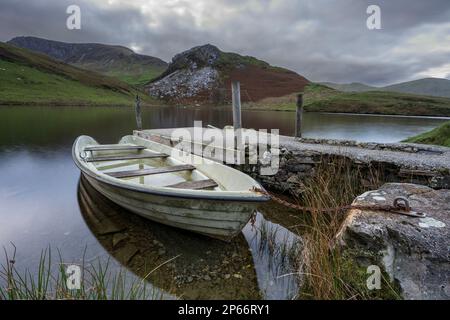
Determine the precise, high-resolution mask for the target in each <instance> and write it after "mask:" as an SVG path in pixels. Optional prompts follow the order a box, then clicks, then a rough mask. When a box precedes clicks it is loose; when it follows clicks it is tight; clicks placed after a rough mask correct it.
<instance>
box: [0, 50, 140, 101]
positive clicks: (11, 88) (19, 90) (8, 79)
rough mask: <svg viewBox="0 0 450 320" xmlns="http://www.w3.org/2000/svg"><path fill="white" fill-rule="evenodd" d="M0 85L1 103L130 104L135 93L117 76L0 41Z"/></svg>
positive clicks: (135, 91) (134, 90)
mask: <svg viewBox="0 0 450 320" xmlns="http://www.w3.org/2000/svg"><path fill="white" fill-rule="evenodd" d="M0 88H1V95H0V104H3V105H5V104H36V105H37V104H41V105H42V104H47V105H87V104H89V105H130V104H133V101H134V97H135V94H137V93H138V91H137V90H136V89H134V88H132V87H130V86H129V85H128V84H126V83H124V82H122V81H120V80H118V79H115V78H112V77H106V76H103V75H101V74H98V73H95V72H91V71H87V70H84V69H80V68H77V67H74V66H71V65H68V64H66V63H63V62H61V61H58V60H55V59H52V58H50V57H49V56H47V55H44V54H40V53H35V52H32V51H29V50H26V49H22V48H18V47H16V46H12V45H9V44H5V43H1V42H0ZM147 99H148V98H147Z"/></svg>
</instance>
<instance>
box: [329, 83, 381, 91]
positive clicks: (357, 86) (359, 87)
mask: <svg viewBox="0 0 450 320" xmlns="http://www.w3.org/2000/svg"><path fill="white" fill-rule="evenodd" d="M321 84H323V85H325V86H327V87H330V88H333V89H336V90H339V91H344V92H365V91H372V90H378V89H379V88H377V87H372V86H369V85H367V84H364V83H360V82H352V83H333V82H321Z"/></svg>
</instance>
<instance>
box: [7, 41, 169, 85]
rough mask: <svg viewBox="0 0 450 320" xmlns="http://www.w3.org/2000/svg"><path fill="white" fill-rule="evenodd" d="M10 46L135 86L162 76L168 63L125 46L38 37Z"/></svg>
mask: <svg viewBox="0 0 450 320" xmlns="http://www.w3.org/2000/svg"><path fill="white" fill-rule="evenodd" d="M8 44H11V45H15V46H17V47H20V48H25V49H29V50H32V51H35V52H40V53H43V54H46V55H48V56H50V57H52V58H54V59H57V60H60V61H63V62H65V63H68V64H71V65H74V66H77V67H80V68H83V69H86V70H91V71H96V72H99V73H102V74H105V75H109V76H114V77H117V78H119V79H120V80H122V81H125V82H127V83H129V84H132V85H143V84H145V83H148V82H149V81H150V80H152V79H153V78H155V77H157V76H158V75H160V74H161V73H162V72H163V71H164V70H165V69H166V68H167V63H166V62H164V61H163V60H161V59H159V58H155V57H151V56H146V55H141V54H137V53H135V52H133V51H132V50H131V49H128V48H126V47H122V46H111V45H105V44H98V43H66V42H60V41H53V40H47V39H42V38H36V37H16V38H13V39H11V40H10V41H8Z"/></svg>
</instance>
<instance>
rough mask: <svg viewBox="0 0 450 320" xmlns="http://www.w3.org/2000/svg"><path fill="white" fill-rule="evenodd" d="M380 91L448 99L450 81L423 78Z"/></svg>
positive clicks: (449, 95)
mask: <svg viewBox="0 0 450 320" xmlns="http://www.w3.org/2000/svg"><path fill="white" fill-rule="evenodd" d="M382 90H383V91H393V92H403V93H413V94H421V95H428V96H438V97H447V98H450V80H447V79H440V78H424V79H419V80H414V81H408V82H402V83H398V84H394V85H390V86H387V87H383V88H382Z"/></svg>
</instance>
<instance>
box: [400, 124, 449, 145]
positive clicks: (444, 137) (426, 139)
mask: <svg viewBox="0 0 450 320" xmlns="http://www.w3.org/2000/svg"><path fill="white" fill-rule="evenodd" d="M404 142H412V143H423V144H434V145H438V146H444V147H450V121H449V122H446V123H444V124H443V125H441V126H439V127H437V128H435V129H433V130H431V131H428V132H425V133H422V134H419V135H417V136H414V137H411V138H408V139H406V140H405V141H404Z"/></svg>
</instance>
